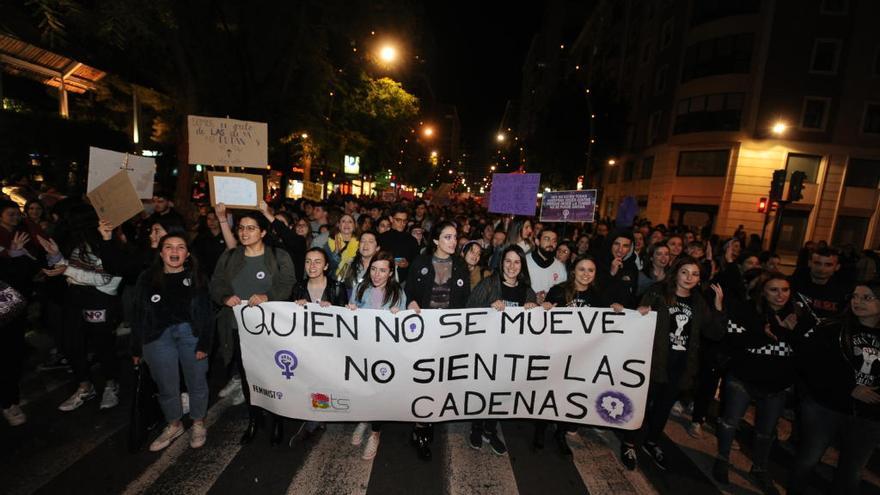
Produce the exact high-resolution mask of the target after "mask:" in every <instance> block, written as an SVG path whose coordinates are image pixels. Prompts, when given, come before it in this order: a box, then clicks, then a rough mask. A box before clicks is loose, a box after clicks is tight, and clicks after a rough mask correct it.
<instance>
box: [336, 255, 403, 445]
mask: <svg viewBox="0 0 880 495" xmlns="http://www.w3.org/2000/svg"><path fill="white" fill-rule="evenodd" d="M347 307H348V309H351V310H356V309H358V308H364V309H387V310H389V311H391V313H397V312H398V311H400V310H402V309H404V308H406V295H405V294H404V293H403V289H401V288H400V284H398V283H397V280H395V278H394V255H393V254H391V253H390V252H388V251H379V252H378V253H376V255H375V256H373V258H372V259H371V260H370V267H369V277H367V278H365V279H364V281H363V282H361V283H360V285H358V287H357V288H356V289H355V290H354V291H353V292H352V293H351V298H350V299H349V303H348V305H347ZM382 424H383V423H380V422H374V423H358V425H357V426H356V427H355V429H354V432H353V433H352V435H351V444H352V445H360V444H361V443H362V442H363V437H364V433H365V432H366V431H367V428H368V427H370V429H371V433H370V436H369V437H367V445H366V446H364V453H363V455H362V456H361V458H362V459H364V460H370V459H372V458H374V457H376V452H377V451H378V450H379V435H380V434H381V433H382Z"/></svg>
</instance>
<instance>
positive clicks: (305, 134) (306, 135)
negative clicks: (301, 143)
mask: <svg viewBox="0 0 880 495" xmlns="http://www.w3.org/2000/svg"><path fill="white" fill-rule="evenodd" d="M299 137H301V138H303V139H308V138H309V135H308V133H305V132H304V133H302V134H301V135H300V136H299Z"/></svg>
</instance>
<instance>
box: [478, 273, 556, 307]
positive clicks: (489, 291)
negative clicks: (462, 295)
mask: <svg viewBox="0 0 880 495" xmlns="http://www.w3.org/2000/svg"><path fill="white" fill-rule="evenodd" d="M525 288H526V302H527V303H530V302H531V303H537V302H538V297H537V296H536V295H535V291H533V290H532V288H531V287H529V286H528V285H526V286H525ZM499 299H501V277H500V276H499V275H498V274H495V273H493V274H492V275H490V276H489V277H487V278H484V279H483V281H482V282H480V283H479V284H477V286H476V287H474V290H473V291H471V295H470V297H469V298H468V302H467V307H469V308H488V307H490V306H491V305H492V303H493V302H495V301H497V300H499Z"/></svg>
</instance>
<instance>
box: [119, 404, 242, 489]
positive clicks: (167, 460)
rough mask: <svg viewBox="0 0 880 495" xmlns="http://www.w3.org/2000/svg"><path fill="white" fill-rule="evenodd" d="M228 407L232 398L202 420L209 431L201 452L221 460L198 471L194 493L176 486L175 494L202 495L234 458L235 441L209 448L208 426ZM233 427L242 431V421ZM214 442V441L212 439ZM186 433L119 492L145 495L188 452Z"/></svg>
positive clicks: (209, 427) (213, 408)
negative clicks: (203, 450) (204, 451)
mask: <svg viewBox="0 0 880 495" xmlns="http://www.w3.org/2000/svg"><path fill="white" fill-rule="evenodd" d="M230 406H232V398H231V397H226V398H223V399H220V400H219V401H217V402H216V403H215V404H214V405H213V406H211V408H210V409H208V415H207V417H206V418H205V426H206V427H207V428H208V444H206V445H205V447H202V449H206V448H210V450H211V451H212V452H220V455H219V456H217V457H222V458H223V459H218V460H215V461H214V462H211V463H210V465H208V466H205V471H204V472H202V471H201V469H200V472H199V476H198V479H197V480H196V482H197V483H196V485H195V486H192V487H190V489H192V490H193V491H188V490H184V489H181V490H178V489H177V488H176V487H175V488H174V489H173V491H174V492H175V493H204V492H207V491H208V489H209V488H211V485H213V484H214V481H216V480H217V478H218V477H219V476H220V473H222V472H223V470H224V469H226V465H227V464H229V462H230V461H231V460H232V459H233V458H234V457H235V455H236V454H237V453H238V451H239V450H240V449H241V446H240V445H238V443H237V442H235V443H232V442H229V445H225V446H224V448H223V449H217V448H216V445H211V426H213V425H214V423H216V422H217V419H218V418H220V416H222V415H223V412H224V411H226V409H228V408H229V407H230ZM234 424H235V425H236V426H235V427H234V429H235V431H241V430H243V429H244V428H243V426H244V425H243V420H242V421H241V422H235V423H234ZM215 442H216V440H215ZM189 449H190V447H189V434H188V433H184V434H183V435H181V436H180V438H178V439H177V440H176V441H175V442H174V443H172V444H171V445H170V446H168V447H166V448H165V450H163V451H162V454H161V456H160V457H159V459H157V460H156V461H155V462H153V464H151V465H150V467H148V468H147V469H145V470H144V472H142V473H141V475H140V476H138V477H137V479H135V480H134V481H132V482H131V483H129V484H128V486H126V487H125V490H124V491H123V492H122V493H123V495H135V494H140V493H144V492H145V491H147V489H149V488H150V487H152V486H153V484H154V483H156V481H157V480H158V479H159V477H160V476H162V474H163V473H164V472H165V471H166V470H167V469H168V468H169V467H170V466H172V465H173V464H174V463H175V462H176V461H177V459H178V458H180V456H181V455H183V454H184V453H185V452H186V451H187V450H189Z"/></svg>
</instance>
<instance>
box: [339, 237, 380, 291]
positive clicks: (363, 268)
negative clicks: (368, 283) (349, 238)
mask: <svg viewBox="0 0 880 495" xmlns="http://www.w3.org/2000/svg"><path fill="white" fill-rule="evenodd" d="M379 249H380V246H379V236H378V234H376V232H374V231H372V230H368V231H364V232H361V235H360V236H359V237H358V251H357V254H355V255H354V259H352V260H351V263H349V264H348V265H347V266H346V267H345V270H343V272H342V274H341V275H340V276H339V281H340V282H342V284H343V285H344V286H345V288H346V289H347V290H348V293H349V295H351V294H352V293H353V292H354V291H355V289H357V287H358V286H359V285H360V284H361V282H363V280H364V277H366V276H367V275H368V274H369V273H370V261H371V260H372V259H373V256H375V255H376V253H378V252H379Z"/></svg>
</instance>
